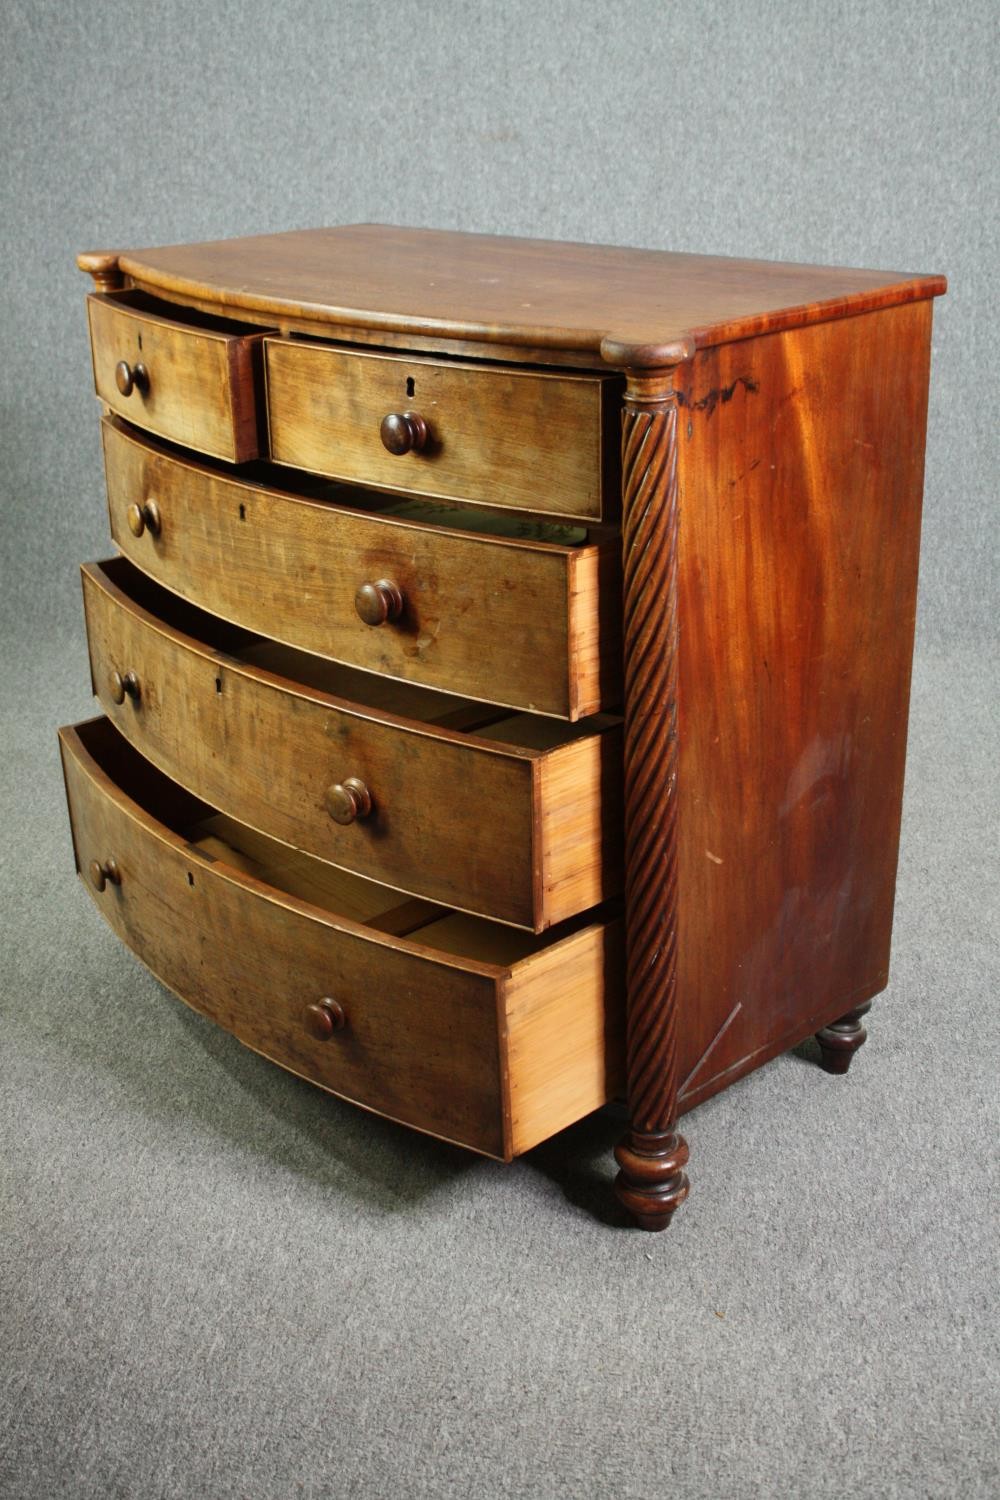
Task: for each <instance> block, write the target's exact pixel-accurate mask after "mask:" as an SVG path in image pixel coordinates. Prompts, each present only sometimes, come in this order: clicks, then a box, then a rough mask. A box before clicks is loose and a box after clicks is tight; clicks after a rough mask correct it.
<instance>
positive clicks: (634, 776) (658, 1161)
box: [615, 373, 688, 1230]
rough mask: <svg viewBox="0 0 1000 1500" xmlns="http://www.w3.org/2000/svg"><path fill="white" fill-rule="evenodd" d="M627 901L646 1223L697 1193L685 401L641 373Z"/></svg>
mask: <svg viewBox="0 0 1000 1500" xmlns="http://www.w3.org/2000/svg"><path fill="white" fill-rule="evenodd" d="M622 511H623V521H622V549H623V553H624V570H625V578H624V590H623V592H624V618H625V625H624V637H625V749H624V759H625V907H626V922H627V933H628V938H627V957H626V970H627V980H626V991H627V996H628V1001H627V1003H628V1023H627V1024H628V1033H627V1035H628V1102H629V1117H630V1122H631V1130H630V1133H629V1136H628V1137H627V1138H626V1140H624V1141H623V1142H622V1143H621V1144H620V1145H619V1147H618V1148H617V1151H616V1152H615V1155H616V1158H617V1160H618V1164H619V1167H620V1168H621V1170H620V1172H619V1174H618V1179H617V1181H616V1183H615V1188H616V1191H617V1193H618V1196H619V1198H620V1199H621V1201H622V1203H623V1204H624V1205H625V1207H626V1208H627V1209H628V1210H629V1212H630V1213H631V1214H632V1215H633V1217H634V1218H635V1220H636V1222H637V1223H638V1224H639V1226H640V1227H641V1228H643V1229H649V1230H662V1229H666V1228H667V1226H668V1225H669V1223H670V1220H671V1218H672V1217H673V1214H674V1211H675V1210H676V1209H677V1208H678V1207H679V1205H680V1204H681V1203H683V1201H684V1199H685V1198H686V1197H687V1193H688V1182H687V1178H686V1176H685V1175H684V1170H683V1168H684V1165H685V1162H686V1161H687V1147H686V1145H685V1143H684V1141H683V1139H682V1138H681V1137H680V1136H678V1135H677V1133H676V1130H675V1128H674V1127H675V1124H676V1119H677V1084H678V1075H677V1031H678V1020H677V764H678V753H677V533H678V506H677V399H676V396H675V394H674V391H673V389H672V383H671V376H670V374H669V373H668V374H667V375H665V376H656V377H650V378H645V379H644V378H641V377H632V378H630V380H629V385H628V389H627V391H626V395H625V411H624V414H623V417H622Z"/></svg>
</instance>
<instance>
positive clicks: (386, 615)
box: [354, 578, 403, 625]
mask: <svg viewBox="0 0 1000 1500" xmlns="http://www.w3.org/2000/svg"><path fill="white" fill-rule="evenodd" d="M354 608H355V609H356V610H357V612H358V614H359V616H360V617H361V619H362V620H364V622H365V624H366V625H384V624H385V623H386V621H387V620H398V619H399V617H400V615H401V614H402V613H403V594H402V591H401V590H400V589H398V588H397V587H396V585H395V584H394V583H390V582H389V580H388V578H380V579H379V581H378V582H377V583H363V584H362V585H361V587H360V588H359V589H358V592H357V593H356V594H355V596H354Z"/></svg>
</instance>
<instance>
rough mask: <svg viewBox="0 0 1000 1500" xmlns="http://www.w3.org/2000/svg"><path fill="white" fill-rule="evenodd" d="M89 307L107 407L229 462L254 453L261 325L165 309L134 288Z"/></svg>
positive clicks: (257, 448)
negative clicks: (178, 314) (255, 326)
mask: <svg viewBox="0 0 1000 1500" xmlns="http://www.w3.org/2000/svg"><path fill="white" fill-rule="evenodd" d="M174 311H178V310H175V309H171V312H174ZM87 313H88V317H89V320H90V345H91V352H92V354H93V360H94V386H95V389H96V391H97V394H98V396H99V397H100V399H101V400H102V401H103V402H104V403H105V404H106V405H107V406H109V407H110V408H111V409H112V411H116V412H119V413H120V414H121V415H122V416H123V417H127V418H128V419H129V421H130V422H135V423H136V424H137V426H139V427H144V428H146V429H147V430H148V431H149V432H155V433H157V434H158V435H159V436H160V437H165V438H170V439H171V440H172V441H173V442H176V443H183V444H185V445H186V446H187V447H189V448H197V449H198V450H199V451H200V452H202V453H209V454H212V455H213V456H215V457H216V458H223V459H226V460H228V461H229V462H230V463H243V462H245V461H246V460H247V459H251V458H256V457H258V455H259V454H260V452H261V443H260V432H261V427H262V422H261V421H260V420H259V412H260V407H261V405H262V392H261V380H262V376H261V343H262V340H263V337H264V332H265V330H264V329H261V328H254V327H252V326H250V325H248V324H241V323H233V322H230V321H229V320H228V319H226V318H215V317H210V316H209V315H207V314H202V313H198V312H195V311H194V310H193V309H192V310H185V311H184V313H183V317H182V319H181V318H180V317H175V316H170V315H165V312H164V308H163V304H160V303H157V302H155V301H154V300H153V299H152V298H149V297H146V296H145V295H144V294H142V293H140V292H132V291H126V292H115V293H112V294H106V295H103V296H90V297H88V298H87Z"/></svg>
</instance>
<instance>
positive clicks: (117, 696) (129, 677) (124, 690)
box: [108, 672, 141, 703]
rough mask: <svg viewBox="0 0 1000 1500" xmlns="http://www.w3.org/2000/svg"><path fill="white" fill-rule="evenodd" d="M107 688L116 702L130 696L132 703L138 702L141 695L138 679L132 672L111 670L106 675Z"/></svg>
mask: <svg viewBox="0 0 1000 1500" xmlns="http://www.w3.org/2000/svg"><path fill="white" fill-rule="evenodd" d="M108 688H109V689H110V692H111V696H112V698H113V699H114V701H115V702H116V703H124V702H125V699H126V698H131V699H132V702H133V703H138V701H139V698H140V697H141V689H140V687H139V679H138V677H137V676H136V675H135V673H134V672H126V673H124V675H123V674H122V673H121V672H112V673H111V674H110V676H109V677H108Z"/></svg>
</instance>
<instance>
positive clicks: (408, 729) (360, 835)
mask: <svg viewBox="0 0 1000 1500" xmlns="http://www.w3.org/2000/svg"><path fill="white" fill-rule="evenodd" d="M83 585H84V603H85V611H86V618H87V633H88V639H89V643H90V660H91V675H92V678H93V681H94V684H95V688H96V692H97V695H98V697H99V699H100V702H101V705H102V707H103V708H104V710H105V712H106V713H107V714H108V715H109V717H110V718H111V720H112V721H113V723H114V724H115V725H116V727H117V728H118V729H119V730H120V731H121V733H122V734H124V735H125V736H126V737H127V738H128V739H129V740H131V741H132V742H133V744H135V745H136V747H137V748H138V749H139V750H141V751H142V753H143V754H144V755H146V756H147V757H148V758H149V759H150V760H151V761H152V762H153V763H154V764H155V765H156V766H158V767H159V768H160V770H162V771H164V772H165V773H166V774H167V775H169V776H171V777H173V778H174V780H176V781H178V782H180V783H181V785H182V786H185V787H187V788H188V789H189V790H190V791H192V792H195V793H196V794H197V795H198V796H200V797H203V798H204V799H205V801H207V802H210V803H212V805H213V806H215V807H218V808H219V809H221V810H222V811H224V812H227V813H230V814H232V815H233V816H234V817H237V818H239V819H240V820H241V821H242V822H245V823H248V824H250V825H251V826H252V827H254V828H257V829H262V830H265V831H266V832H268V833H270V834H272V835H273V836H274V837H276V838H279V839H283V840H284V841H285V842H286V843H288V844H291V845H294V846H296V847H297V848H299V849H302V850H305V851H306V852H308V853H310V854H313V855H316V856H318V857H320V858H322V859H325V860H329V861H330V862H331V863H334V864H337V865H340V866H342V867H343V868H345V869H349V870H353V871H355V872H356V873H358V874H360V875H363V876H366V877H367V878H369V879H373V880H378V881H380V882H382V883H384V884H386V885H389V886H393V887H396V888H397V889H399V890H403V891H408V892H411V893H413V894H415V895H420V896H424V897H427V898H428V899H430V900H433V901H439V902H443V903H446V904H447V905H449V906H454V907H460V908H462V909H464V910H467V911H472V912H479V913H481V914H483V915H485V916H490V917H494V918H497V919H499V920H500V921H504V922H510V923H513V924H516V925H519V926H524V927H528V928H531V929H533V930H538V931H540V930H542V929H544V928H546V927H549V926H551V925H552V924H553V923H556V922H559V921H562V920H563V919H564V918H566V917H569V916H573V915H575V914H576V913H577V912H578V911H582V910H586V909H587V908H589V907H591V906H594V905H596V904H597V903H598V902H600V901H602V900H605V899H607V898H610V897H612V896H615V895H617V894H618V892H619V891H620V889H621V850H620V844H619V841H618V826H619V819H620V808H621V795H620V788H619V785H618V775H619V758H620V754H621V740H620V730H619V726H618V723H617V721H615V720H612V719H610V718H602V719H598V720H594V721H593V722H592V727H589V728H587V727H584V726H580V727H579V728H578V729H573V728H571V727H570V726H560V725H558V724H556V723H554V722H552V721H548V720H543V721H540V722H538V721H532V720H530V719H526V718H524V716H522V715H517V714H510V713H506V714H505V713H503V712H502V711H496V712H493V713H484V712H483V711H482V710H479V712H478V715H476V714H475V713H474V712H470V710H471V709H472V705H466V706H465V712H466V720H467V722H468V724H469V727H470V729H471V728H473V727H474V726H475V724H476V718H477V717H478V719H479V720H480V721H481V724H482V727H481V729H480V731H479V733H472V732H465V733H460V732H458V731H457V730H456V729H454V728H451V727H448V725H449V723H450V722H454V721H455V719H456V706H455V704H454V700H451V699H444V698H442V697H441V695H435V694H426V693H423V692H422V691H421V690H420V689H417V688H412V687H404V686H403V685H396V686H395V688H393V685H392V684H380V683H379V681H378V679H367V678H365V677H364V676H362V675H361V674H358V673H353V674H352V673H350V672H349V671H347V670H345V669H343V668H327V669H325V670H324V669H323V668H322V667H321V666H320V664H317V663H316V662H315V661H314V660H313V659H311V658H304V657H302V656H301V655H300V654H299V653H296V652H294V651H290V650H288V649H287V648H280V647H275V646H274V645H273V644H272V643H270V642H266V641H260V640H258V639H256V638H253V637H246V638H245V639H243V638H241V636H240V633H239V632H238V631H235V630H234V629H233V628H232V627H231V626H227V625H224V624H221V623H220V622H219V621H216V620H214V619H213V618H211V617H210V616H207V615H203V614H202V613H201V612H200V611H195V610H192V609H190V608H187V609H185V608H184V607H182V606H181V604H180V601H176V600H174V599H173V598H172V596H171V595H169V594H167V593H165V592H164V591H163V590H161V589H158V588H157V587H156V586H155V585H154V584H152V583H150V582H149V581H148V580H147V579H146V578H145V577H144V576H143V575H142V574H140V573H138V572H137V571H136V570H135V569H134V568H132V567H131V565H130V564H129V563H128V562H127V561H126V560H125V559H124V558H119V559H114V560H112V561H111V562H108V563H104V564H90V565H88V566H86V567H85V568H84V569H83ZM126 678H128V679H131V680H132V681H133V682H134V683H135V689H134V691H133V690H131V689H129V688H128V686H127V685H126ZM303 679H305V680H303ZM324 684H325V686H324ZM369 685H370V686H371V688H372V689H373V690H376V689H377V690H378V693H377V697H376V698H375V702H374V704H366V702H365V701H364V696H363V695H364V693H365V690H366V688H367V687H368V686H369ZM119 686H120V688H121V690H120V691H119ZM418 716H419V717H418ZM435 720H438V721H443V722H438V723H435ZM550 758H556V759H557V762H558V765H557V766H556V767H554V768H553V771H552V774H551V775H550V774H549V773H548V762H549V760H550Z"/></svg>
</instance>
